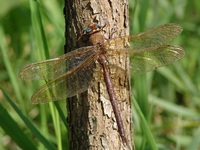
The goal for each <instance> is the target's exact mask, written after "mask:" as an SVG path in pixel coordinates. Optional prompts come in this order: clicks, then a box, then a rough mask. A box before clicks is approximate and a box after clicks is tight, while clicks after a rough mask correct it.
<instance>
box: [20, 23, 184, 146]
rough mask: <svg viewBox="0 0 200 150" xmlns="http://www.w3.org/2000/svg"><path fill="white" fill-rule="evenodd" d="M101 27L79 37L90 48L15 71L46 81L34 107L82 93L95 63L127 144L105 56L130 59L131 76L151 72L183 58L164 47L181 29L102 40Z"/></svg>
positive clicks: (179, 50)
mask: <svg viewBox="0 0 200 150" xmlns="http://www.w3.org/2000/svg"><path fill="white" fill-rule="evenodd" d="M104 27H105V26H101V25H99V24H91V25H89V26H88V28H87V29H86V30H85V31H84V34H83V36H84V35H87V36H88V37H89V39H88V40H89V43H90V46H87V47H81V48H78V49H76V50H74V51H72V52H69V53H67V54H64V55H62V56H60V57H57V58H53V59H49V60H44V61H41V62H36V63H32V64H29V65H27V66H26V67H24V68H23V69H22V70H21V71H20V72H19V77H20V78H22V79H24V80H40V79H42V80H47V81H49V80H50V81H49V82H47V83H46V84H44V85H43V86H41V87H40V88H39V89H38V90H36V91H35V93H34V94H33V96H32V98H31V101H32V103H34V104H38V103H48V102H51V101H56V100H60V99H64V98H68V97H72V96H75V95H77V94H79V93H82V92H84V91H86V90H87V88H88V86H89V85H91V84H93V83H91V82H92V80H89V79H90V78H91V77H92V74H93V66H94V63H95V62H96V61H98V62H99V64H100V66H101V67H102V70H103V76H104V81H105V84H106V87H107V91H108V95H109V98H110V101H111V104H112V107H113V111H114V114H115V118H116V121H117V125H118V130H119V134H120V136H121V138H122V141H123V142H124V143H127V141H126V137H125V132H124V128H123V122H122V118H121V115H120V112H119V109H118V106H117V98H116V94H115V91H114V87H113V85H112V80H111V77H110V75H109V71H108V69H107V66H109V63H108V61H107V56H108V55H128V56H130V57H131V64H130V66H131V68H132V69H131V72H132V73H133V74H141V73H144V72H147V71H152V70H154V69H156V68H158V67H161V66H164V65H167V64H169V63H171V62H174V61H176V60H178V59H180V58H181V57H183V56H184V54H185V53H184V50H183V49H182V48H181V47H178V46H173V45H166V44H165V43H167V42H169V41H171V40H172V39H174V38H175V37H176V36H178V35H179V34H180V33H181V31H182V28H181V27H180V26H179V25H177V24H173V23H171V24H164V25H161V26H158V27H155V28H152V29H150V30H147V31H145V32H143V33H140V34H136V35H130V36H124V37H118V38H113V39H108V40H105V38H104V36H103V34H102V33H101V31H102V30H103V28H104ZM127 43H130V44H127ZM112 67H114V65H112Z"/></svg>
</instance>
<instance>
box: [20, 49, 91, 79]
mask: <svg viewBox="0 0 200 150" xmlns="http://www.w3.org/2000/svg"><path fill="white" fill-rule="evenodd" d="M93 53H94V50H93V46H88V47H82V48H79V49H76V50H74V51H72V52H70V53H67V54H65V55H62V56H60V57H57V58H53V59H49V60H44V61H40V62H36V63H32V64H29V65H27V66H26V67H24V68H22V70H20V72H19V77H20V78H21V79H23V80H44V79H46V80H47V79H55V78H57V77H59V76H61V75H63V74H64V73H65V72H67V71H69V70H70V69H72V68H74V67H76V66H78V65H79V64H81V63H82V62H83V61H84V60H85V59H86V58H87V57H89V56H90V55H92V54H93Z"/></svg>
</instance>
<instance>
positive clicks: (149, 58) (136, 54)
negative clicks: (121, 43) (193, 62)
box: [109, 45, 185, 74]
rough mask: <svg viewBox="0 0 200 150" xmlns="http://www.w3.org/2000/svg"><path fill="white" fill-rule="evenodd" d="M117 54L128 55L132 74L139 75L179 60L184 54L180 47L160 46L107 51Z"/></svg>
mask: <svg viewBox="0 0 200 150" xmlns="http://www.w3.org/2000/svg"><path fill="white" fill-rule="evenodd" d="M117 52H118V53H119V54H124V55H127V54H128V55H130V59H131V64H130V65H131V73H132V74H141V73H144V72H147V71H152V70H155V69H157V68H159V67H162V66H164V65H167V64H170V63H172V62H174V61H177V60H179V59H180V58H182V57H183V56H184V54H185V52H184V50H183V49H182V48H181V47H178V46H172V45H162V46H159V47H150V48H147V49H141V50H135V51H129V50H127V49H124V50H116V51H109V53H117ZM122 52H123V53H122Z"/></svg>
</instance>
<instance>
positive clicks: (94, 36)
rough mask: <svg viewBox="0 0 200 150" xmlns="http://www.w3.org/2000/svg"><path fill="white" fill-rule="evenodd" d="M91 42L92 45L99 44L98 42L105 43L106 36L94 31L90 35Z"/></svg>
mask: <svg viewBox="0 0 200 150" xmlns="http://www.w3.org/2000/svg"><path fill="white" fill-rule="evenodd" d="M89 42H90V44H91V45H97V44H103V43H104V37H103V35H102V33H100V32H98V33H94V34H91V35H90V37H89Z"/></svg>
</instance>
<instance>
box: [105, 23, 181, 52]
mask: <svg viewBox="0 0 200 150" xmlns="http://www.w3.org/2000/svg"><path fill="white" fill-rule="evenodd" d="M181 32H182V27H181V26H179V25H177V24H173V23H170V24H164V25H160V26H158V27H155V28H152V29H150V30H147V31H145V32H142V33H140V34H136V35H130V36H124V37H118V38H113V39H109V40H108V41H106V42H105V47H106V48H107V49H116V48H117V49H120V48H126V47H127V48H129V49H132V50H138V49H144V48H147V47H156V46H161V45H164V44H165V43H167V42H169V41H171V40H172V39H174V38H175V37H177V36H178V35H179V34H180V33H181Z"/></svg>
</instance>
